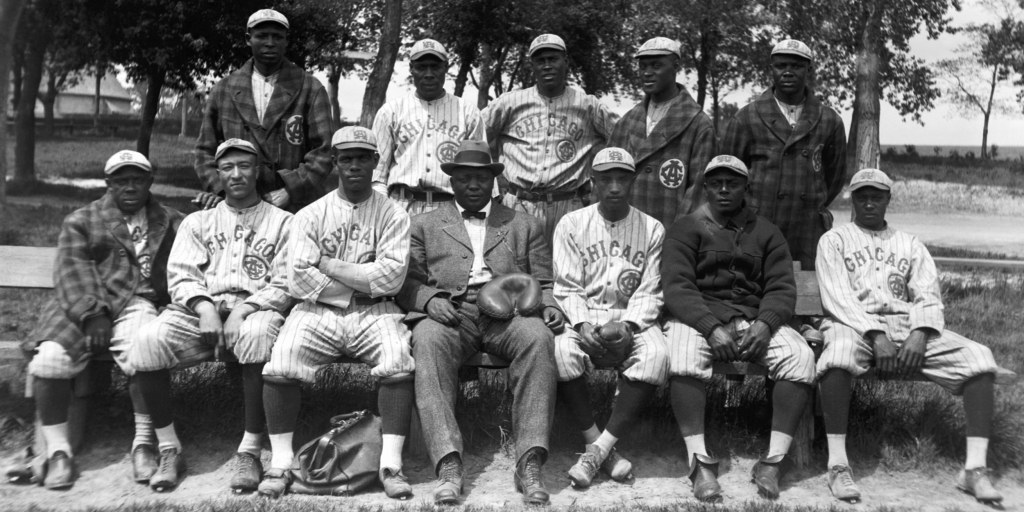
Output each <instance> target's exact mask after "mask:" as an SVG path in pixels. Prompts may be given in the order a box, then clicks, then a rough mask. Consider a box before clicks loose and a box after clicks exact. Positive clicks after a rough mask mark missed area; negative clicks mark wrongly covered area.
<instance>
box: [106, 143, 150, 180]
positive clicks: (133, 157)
mask: <svg viewBox="0 0 1024 512" xmlns="http://www.w3.org/2000/svg"><path fill="white" fill-rule="evenodd" d="M125 167H135V168H138V169H140V170H143V171H146V172H153V164H151V163H149V159H148V158H146V157H145V156H144V155H143V154H142V153H139V152H137V151H132V150H130V149H122V150H121V151H118V152H117V153H114V154H113V155H112V156H111V157H110V158H108V159H107V163H106V165H104V166H103V174H104V175H106V176H109V175H111V174H114V173H115V172H117V171H119V170H121V169H123V168H125Z"/></svg>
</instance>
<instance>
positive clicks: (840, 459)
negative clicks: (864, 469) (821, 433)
mask: <svg viewBox="0 0 1024 512" xmlns="http://www.w3.org/2000/svg"><path fill="white" fill-rule="evenodd" d="M825 437H826V438H828V467H833V466H849V465H850V461H849V460H847V458H846V434H825Z"/></svg>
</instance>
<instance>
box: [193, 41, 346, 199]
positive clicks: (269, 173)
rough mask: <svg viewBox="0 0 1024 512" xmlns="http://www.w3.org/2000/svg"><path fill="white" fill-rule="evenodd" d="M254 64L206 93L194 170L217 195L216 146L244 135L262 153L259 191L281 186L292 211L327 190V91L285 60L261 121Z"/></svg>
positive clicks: (329, 123) (330, 131)
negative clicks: (254, 80) (254, 79)
mask: <svg viewBox="0 0 1024 512" xmlns="http://www.w3.org/2000/svg"><path fill="white" fill-rule="evenodd" d="M252 65H253V64H252V59H250V60H249V61H247V62H246V63H245V64H244V65H243V66H242V67H241V68H240V69H238V70H236V71H235V72H233V73H231V74H230V75H228V76H227V77H226V78H224V79H223V80H221V81H220V82H217V85H215V86H214V87H213V90H212V91H211V92H210V97H209V99H208V100H207V102H206V109H205V111H204V113H203V126H202V128H201V129H200V131H199V139H198V140H196V149H195V170H196V174H197V175H198V176H199V179H200V181H202V182H203V188H204V189H205V190H206V191H208V192H213V193H216V194H220V193H221V192H222V191H223V188H222V187H221V185H220V180H219V179H218V178H217V163H216V162H215V161H214V159H213V155H214V153H216V151H217V145H218V144H220V143H221V142H224V141H225V140H227V139H231V138H239V139H245V140H247V141H249V142H251V143H252V144H253V145H254V146H256V148H257V149H258V150H259V152H260V154H259V157H258V162H259V165H260V178H259V183H258V185H259V189H260V192H261V193H265V192H269V191H271V190H277V189H279V188H282V187H283V188H284V189H286V190H287V191H288V195H289V196H290V198H291V200H290V203H289V204H288V208H287V209H288V210H289V211H291V212H296V211H298V210H299V209H300V208H302V207H303V206H306V205H307V204H309V203H312V202H313V201H316V200H317V199H319V198H320V196H322V195H324V192H326V190H328V184H325V182H326V181H327V178H328V176H329V175H330V174H331V169H332V164H331V135H333V134H334V120H333V118H332V116H331V105H330V102H329V101H328V98H327V91H326V90H325V89H324V86H323V85H322V84H321V83H320V80H317V79H316V78H315V77H313V75H311V74H309V73H307V72H306V71H304V70H303V69H301V68H299V67H298V66H296V65H295V64H292V63H291V62H288V61H285V62H284V66H282V68H281V71H280V75H279V76H278V78H277V85H276V86H275V87H274V95H273V96H271V97H270V104H269V105H267V111H266V112H265V113H264V115H263V123H262V124H260V121H259V116H258V115H257V114H256V105H255V103H254V102H253V97H252Z"/></svg>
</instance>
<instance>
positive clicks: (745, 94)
mask: <svg viewBox="0 0 1024 512" xmlns="http://www.w3.org/2000/svg"><path fill="white" fill-rule="evenodd" d="M963 3H964V5H963V7H962V10H961V11H960V12H957V11H953V10H950V13H949V14H948V16H949V17H950V18H951V19H952V24H953V25H954V26H962V25H965V24H967V23H984V22H986V21H990V20H994V16H995V15H994V14H992V13H991V12H990V11H989V10H988V9H987V8H986V7H984V6H983V5H981V4H980V3H979V2H978V0H967V1H965V2H963ZM962 42H963V39H962V37H961V36H959V35H954V34H943V35H942V36H941V37H940V38H939V39H937V40H929V39H928V38H927V37H926V36H925V35H918V36H916V37H914V38H913V39H912V40H911V54H912V55H914V56H917V57H920V58H922V59H924V60H925V61H927V62H929V63H934V62H937V61H939V60H942V59H946V58H951V57H953V56H954V55H955V53H956V49H957V47H958V46H959V45H960V44H962ZM454 70H455V68H454V67H453V68H452V70H451V71H452V73H454ZM317 75H318V76H319V77H320V78H321V79H322V80H326V78H325V77H324V76H323V74H322V73H318V74H317ZM452 76H453V75H451V74H450V75H449V79H448V82H447V83H446V89H448V91H449V92H451V91H452V88H453V87H454V84H453V78H452ZM692 78H693V77H688V76H686V75H680V77H679V79H680V82H681V83H683V84H684V85H687V86H689V83H690V82H692V81H693V80H692ZM940 84H942V83H941V81H940ZM940 86H942V85H940ZM1002 87H1003V96H1004V97H1006V98H1008V99H1009V100H1011V101H1012V100H1013V99H1014V95H1015V94H1016V92H1017V90H1018V89H1019V87H1017V88H1015V87H1013V86H1012V85H1010V84H1009V83H1004V84H1003V85H1002ZM364 88H365V83H364V82H363V81H361V80H359V79H358V78H351V79H344V80H342V82H341V83H340V84H339V89H340V93H339V97H340V98H341V109H342V117H343V118H347V119H349V120H356V119H358V117H359V111H360V109H361V105H362V100H363V92H364ZM411 89H412V85H411V84H410V83H409V82H408V61H406V60H400V61H398V62H397V63H396V64H395V73H394V74H393V75H392V79H391V84H390V86H389V88H388V97H389V98H392V97H394V96H395V95H397V94H403V93H405V92H407V91H410V90H411ZM753 92H754V91H741V92H738V93H734V94H733V95H731V96H727V97H726V98H725V99H726V101H731V102H736V103H740V104H742V103H745V102H746V101H747V98H749V97H750V96H751V94H752V93H753ZM463 98H464V99H466V100H468V101H470V102H475V101H476V90H475V89H473V88H472V87H471V86H467V89H466V92H465V94H463ZM602 100H603V101H604V102H605V103H606V104H607V105H608V106H609V108H610V109H611V110H613V111H615V112H617V113H619V114H622V113H625V112H626V111H627V110H629V109H630V108H631V107H632V105H633V102H632V100H626V101H625V102H624V103H619V102H616V101H615V100H614V99H612V98H603V99H602ZM851 113H852V112H849V111H847V112H841V114H842V115H843V120H844V122H845V123H846V126H847V127H849V126H850V117H851ZM921 121H922V122H923V123H924V125H923V126H922V125H920V124H918V123H916V122H914V121H912V120H907V121H904V120H902V119H901V118H900V115H899V113H898V112H897V111H896V110H895V109H894V108H893V107H891V106H889V105H888V104H886V103H885V102H884V101H883V103H882V110H881V121H880V127H879V131H880V138H881V143H882V144H894V145H902V144H915V145H918V146H924V147H930V146H945V145H963V146H966V145H979V146H980V144H981V132H982V117H981V115H980V114H978V115H973V116H970V117H968V116H965V115H963V114H961V113H960V112H959V111H958V110H957V109H956V108H954V107H952V106H950V105H949V104H948V103H947V102H946V101H945V100H944V99H942V98H940V99H939V100H938V101H937V103H936V105H935V108H934V109H933V110H931V111H929V112H925V113H924V114H922V116H921ZM989 144H998V145H1000V146H1024V113H1022V112H1021V110H1020V108H1019V104H1018V108H1017V109H1016V110H1014V111H1013V112H1012V113H997V114H994V115H993V118H992V120H991V121H990V123H989Z"/></svg>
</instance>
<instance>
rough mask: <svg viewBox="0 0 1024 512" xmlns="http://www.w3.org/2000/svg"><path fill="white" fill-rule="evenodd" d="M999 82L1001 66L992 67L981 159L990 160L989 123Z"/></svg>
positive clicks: (982, 129) (983, 128)
mask: <svg viewBox="0 0 1024 512" xmlns="http://www.w3.org/2000/svg"><path fill="white" fill-rule="evenodd" d="M998 82H999V65H998V64H997V65H995V66H992V81H991V82H990V84H991V87H990V88H989V90H988V104H987V105H985V112H984V114H985V121H984V123H985V124H984V125H983V126H982V128H981V159H982V160H988V121H989V119H990V118H991V117H992V100H993V99H994V98H995V95H996V84H997V83H998Z"/></svg>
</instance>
